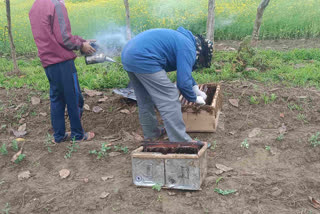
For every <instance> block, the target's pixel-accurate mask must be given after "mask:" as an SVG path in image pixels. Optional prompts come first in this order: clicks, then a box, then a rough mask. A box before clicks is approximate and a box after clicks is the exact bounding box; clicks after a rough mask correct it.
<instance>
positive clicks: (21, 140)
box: [16, 138, 25, 142]
mask: <svg viewBox="0 0 320 214" xmlns="http://www.w3.org/2000/svg"><path fill="white" fill-rule="evenodd" d="M16 141H17V142H23V141H25V139H24V138H17V139H16Z"/></svg>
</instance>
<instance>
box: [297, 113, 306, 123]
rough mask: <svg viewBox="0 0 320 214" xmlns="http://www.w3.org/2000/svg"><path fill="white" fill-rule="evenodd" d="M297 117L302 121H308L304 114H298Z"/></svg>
mask: <svg viewBox="0 0 320 214" xmlns="http://www.w3.org/2000/svg"><path fill="white" fill-rule="evenodd" d="M297 119H298V120H300V121H303V122H304V123H308V120H307V119H306V116H305V115H304V114H298V116H297Z"/></svg>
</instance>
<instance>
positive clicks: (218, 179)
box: [216, 177, 223, 185]
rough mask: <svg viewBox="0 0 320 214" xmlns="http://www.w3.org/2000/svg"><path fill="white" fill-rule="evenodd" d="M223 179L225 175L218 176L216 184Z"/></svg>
mask: <svg viewBox="0 0 320 214" xmlns="http://www.w3.org/2000/svg"><path fill="white" fill-rule="evenodd" d="M222 179H223V177H219V178H217V180H216V185H218V184H219V182H220V181H221V180H222Z"/></svg>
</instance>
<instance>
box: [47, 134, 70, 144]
mask: <svg viewBox="0 0 320 214" xmlns="http://www.w3.org/2000/svg"><path fill="white" fill-rule="evenodd" d="M70 137H71V132H66V133H64V137H63V138H62V140H61V141H59V142H56V141H55V139H53V140H52V141H51V142H52V143H62V142H65V141H67V140H70Z"/></svg>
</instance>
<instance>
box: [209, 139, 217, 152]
mask: <svg viewBox="0 0 320 214" xmlns="http://www.w3.org/2000/svg"><path fill="white" fill-rule="evenodd" d="M216 147H217V141H213V142H212V145H211V147H210V149H211V150H212V151H214V150H215V149H216Z"/></svg>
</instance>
